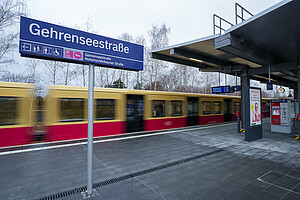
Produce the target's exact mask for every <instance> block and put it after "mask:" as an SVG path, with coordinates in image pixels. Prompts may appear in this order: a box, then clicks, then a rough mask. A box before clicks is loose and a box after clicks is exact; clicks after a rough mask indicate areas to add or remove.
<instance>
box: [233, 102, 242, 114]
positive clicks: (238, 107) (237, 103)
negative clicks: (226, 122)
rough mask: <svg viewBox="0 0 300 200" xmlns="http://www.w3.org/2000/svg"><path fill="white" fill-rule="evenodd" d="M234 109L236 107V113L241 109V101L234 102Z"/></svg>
mask: <svg viewBox="0 0 300 200" xmlns="http://www.w3.org/2000/svg"><path fill="white" fill-rule="evenodd" d="M233 109H234V112H235V113H236V111H240V109H241V108H240V102H234V103H233Z"/></svg>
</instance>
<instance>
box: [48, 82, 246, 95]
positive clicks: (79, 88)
mask: <svg viewBox="0 0 300 200" xmlns="http://www.w3.org/2000/svg"><path fill="white" fill-rule="evenodd" d="M48 90H67V91H87V90H88V88H87V87H82V86H65V85H51V86H49V88H48ZM95 91H98V92H113V93H126V94H140V95H143V94H154V95H155V94H164V95H182V96H191V97H193V96H194V97H196V96H202V97H212V96H214V97H223V98H240V96H229V95H216V94H200V93H183V92H166V91H152V90H133V89H117V88H99V87H95Z"/></svg>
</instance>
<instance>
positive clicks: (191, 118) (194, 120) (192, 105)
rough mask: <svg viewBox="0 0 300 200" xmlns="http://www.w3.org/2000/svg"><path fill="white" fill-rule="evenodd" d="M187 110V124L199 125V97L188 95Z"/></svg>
mask: <svg viewBox="0 0 300 200" xmlns="http://www.w3.org/2000/svg"><path fill="white" fill-rule="evenodd" d="M187 110H188V117H187V125H188V126H193V125H198V124H199V123H198V122H199V117H198V98H197V97H188V105H187Z"/></svg>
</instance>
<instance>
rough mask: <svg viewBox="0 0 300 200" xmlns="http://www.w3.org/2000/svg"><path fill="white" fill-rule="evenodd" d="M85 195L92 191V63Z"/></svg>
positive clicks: (91, 65)
mask: <svg viewBox="0 0 300 200" xmlns="http://www.w3.org/2000/svg"><path fill="white" fill-rule="evenodd" d="M88 90H89V91H88V146H87V148H88V149H87V196H91V195H92V193H93V125H94V65H93V64H89V88H88Z"/></svg>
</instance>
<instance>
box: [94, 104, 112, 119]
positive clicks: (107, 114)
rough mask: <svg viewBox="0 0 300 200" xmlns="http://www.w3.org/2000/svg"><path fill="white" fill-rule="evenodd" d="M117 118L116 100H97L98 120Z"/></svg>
mask: <svg viewBox="0 0 300 200" xmlns="http://www.w3.org/2000/svg"><path fill="white" fill-rule="evenodd" d="M114 118H115V100H114V99H96V119H97V120H105V119H114Z"/></svg>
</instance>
